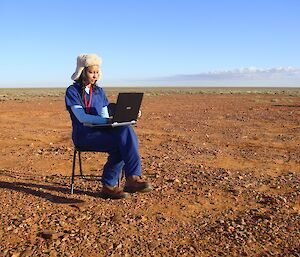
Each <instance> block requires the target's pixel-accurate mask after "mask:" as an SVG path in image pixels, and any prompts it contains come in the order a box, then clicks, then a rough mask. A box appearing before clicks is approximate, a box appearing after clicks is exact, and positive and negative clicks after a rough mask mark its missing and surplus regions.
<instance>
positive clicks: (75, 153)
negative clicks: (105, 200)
mask: <svg viewBox="0 0 300 257" xmlns="http://www.w3.org/2000/svg"><path fill="white" fill-rule="evenodd" d="M82 152H94V151H87V150H84V151H82V150H79V149H78V148H76V147H75V148H74V154H73V164H72V179H71V180H72V181H71V194H73V193H74V180H75V166H76V156H77V154H78V163H79V172H80V176H81V178H82V179H86V176H84V175H83V171H82V161H81V153H82ZM123 177H124V172H123V171H122V172H121V174H120V177H119V179H118V184H117V185H118V187H119V186H120V185H121V181H122V179H123Z"/></svg>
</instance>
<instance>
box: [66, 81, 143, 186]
mask: <svg viewBox="0 0 300 257" xmlns="http://www.w3.org/2000/svg"><path fill="white" fill-rule="evenodd" d="M84 93H85V92H84ZM85 94H86V93H85ZM86 97H89V95H88V94H86ZM65 103H66V108H67V110H68V111H69V113H70V116H71V120H72V140H73V143H74V145H75V147H76V148H78V149H80V150H89V151H95V152H106V153H108V154H109V156H108V159H107V162H106V164H105V165H104V169H103V174H102V183H103V184H104V185H108V186H115V185H116V183H117V181H118V178H119V175H120V172H121V170H122V169H123V170H124V172H125V176H126V177H128V176H140V175H141V160H140V155H139V152H138V141H137V136H136V134H135V132H134V130H133V128H132V127H131V126H122V127H116V128H90V127H86V126H83V124H82V123H80V122H79V121H78V119H77V118H76V117H75V115H74V114H73V112H72V110H71V106H74V105H81V106H82V107H83V108H84V109H85V111H86V107H85V105H84V102H83V100H82V87H81V85H80V84H79V83H74V84H73V85H71V86H69V87H68V88H67V91H66V95H65ZM107 105H108V100H107V97H106V95H105V93H104V91H103V89H102V88H100V87H97V88H96V90H93V97H92V101H91V104H90V109H89V114H91V115H100V114H101V110H102V108H103V107H104V106H107Z"/></svg>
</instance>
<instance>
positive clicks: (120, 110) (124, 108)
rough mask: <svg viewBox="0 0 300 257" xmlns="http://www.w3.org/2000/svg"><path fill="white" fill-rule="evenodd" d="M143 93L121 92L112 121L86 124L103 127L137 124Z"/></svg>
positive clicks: (87, 124) (86, 124)
mask: <svg viewBox="0 0 300 257" xmlns="http://www.w3.org/2000/svg"><path fill="white" fill-rule="evenodd" d="M143 95H144V93H119V95H118V99H117V102H116V105H115V110H114V115H113V118H112V122H111V123H107V124H97V125H96V124H90V123H85V124H84V125H85V126H88V127H94V128H98V127H99V128H101V127H119V126H125V125H134V124H136V122H137V119H138V115H139V111H140V107H141V104H142V100H143Z"/></svg>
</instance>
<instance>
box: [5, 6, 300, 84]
mask: <svg viewBox="0 0 300 257" xmlns="http://www.w3.org/2000/svg"><path fill="white" fill-rule="evenodd" d="M0 24H1V25H0V33H1V40H0V49H1V50H0V51H1V62H0V74H1V79H0V87H31V86H33V87H37V86H38V87H42V86H58V87H64V86H67V85H69V84H70V83H72V81H71V79H70V76H71V75H72V73H73V72H74V70H75V66H76V57H77V55H79V54H81V53H97V54H99V55H100V56H101V57H102V59H103V66H102V70H103V81H102V82H101V84H102V85H103V86H104V87H105V86H130V85H132V86H232V85H233V86H293V87H300V1H298V0H251V1H250V0H249V1H246V0H206V1H205V0H203V1H201V0H148V1H146V0H145V1H142V0H106V1H104V0H90V1H89V0H87V1H82V0H81V1H79V0H72V1H71V0H39V1H38V0H26V1H23V0H18V1H17V0H9V1H8V0H1V1H0Z"/></svg>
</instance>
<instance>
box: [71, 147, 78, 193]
mask: <svg viewBox="0 0 300 257" xmlns="http://www.w3.org/2000/svg"><path fill="white" fill-rule="evenodd" d="M76 154H77V150H74V154H73V165H72V182H71V194H73V193H74V177H75V164H76Z"/></svg>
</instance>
